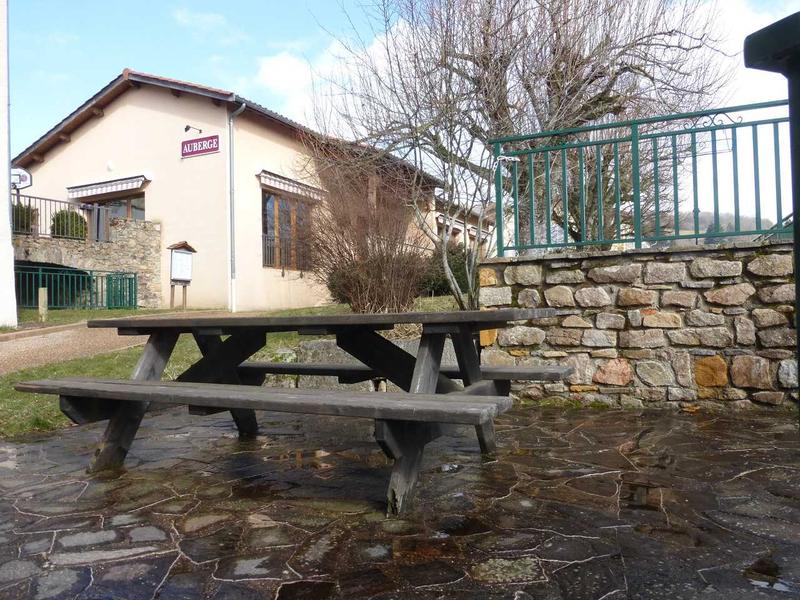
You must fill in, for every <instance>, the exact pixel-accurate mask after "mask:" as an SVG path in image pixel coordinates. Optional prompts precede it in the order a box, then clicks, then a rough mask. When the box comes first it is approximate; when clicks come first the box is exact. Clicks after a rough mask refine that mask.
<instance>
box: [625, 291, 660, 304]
mask: <svg viewBox="0 0 800 600" xmlns="http://www.w3.org/2000/svg"><path fill="white" fill-rule="evenodd" d="M656 296H657V293H656V292H655V291H654V290H643V289H641V288H621V289H620V290H619V292H618V293H617V305H618V306H654V305H655V303H656Z"/></svg>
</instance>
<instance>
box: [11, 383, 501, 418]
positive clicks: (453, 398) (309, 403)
mask: <svg viewBox="0 0 800 600" xmlns="http://www.w3.org/2000/svg"><path fill="white" fill-rule="evenodd" d="M15 388H16V389H17V390H19V391H25V392H36V393H49V394H58V395H60V396H79V397H83V398H103V399H107V400H122V401H132V402H136V401H139V402H147V401H156V402H162V403H166V404H185V405H195V406H208V407H225V408H228V409H230V408H243V409H253V410H268V411H274V412H290V413H302V414H318V415H331V416H343V417H363V418H370V419H385V420H402V421H421V422H435V423H455V424H464V425H475V424H478V423H483V422H485V421H487V420H490V419H492V418H493V417H495V416H496V415H497V414H498V413H500V412H504V411H505V410H508V409H509V408H510V407H511V404H512V400H511V399H510V398H507V397H502V396H494V397H492V396H483V397H480V398H479V397H475V396H464V397H461V398H459V397H458V395H457V394H449V395H446V396H444V395H438V394H415V395H414V396H413V397H410V396H409V394H406V393H390V392H387V393H380V394H378V393H374V392H361V393H355V392H350V391H347V392H332V391H328V390H326V391H324V392H321V391H320V390H305V389H296V388H289V389H287V388H262V387H252V386H242V385H227V384H214V383H203V384H197V383H190V382H175V381H162V382H157V381H148V382H141V381H130V380H124V379H121V380H113V379H99V380H87V379H78V378H65V379H52V380H43V381H29V382H25V383H19V384H17V385H16V386H15Z"/></svg>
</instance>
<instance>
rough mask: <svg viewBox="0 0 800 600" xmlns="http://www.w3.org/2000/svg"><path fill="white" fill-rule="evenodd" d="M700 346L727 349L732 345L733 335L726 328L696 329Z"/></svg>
mask: <svg viewBox="0 0 800 600" xmlns="http://www.w3.org/2000/svg"><path fill="white" fill-rule="evenodd" d="M695 331H696V332H697V335H698V336H699V338H700V345H701V346H708V347H711V348H727V347H728V346H732V345H733V335H732V334H731V332H730V331H729V330H728V329H727V328H726V327H705V328H701V329H696V330H695Z"/></svg>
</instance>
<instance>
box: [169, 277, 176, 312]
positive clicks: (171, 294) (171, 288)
mask: <svg viewBox="0 0 800 600" xmlns="http://www.w3.org/2000/svg"><path fill="white" fill-rule="evenodd" d="M169 307H170V308H175V284H174V283H170V284H169Z"/></svg>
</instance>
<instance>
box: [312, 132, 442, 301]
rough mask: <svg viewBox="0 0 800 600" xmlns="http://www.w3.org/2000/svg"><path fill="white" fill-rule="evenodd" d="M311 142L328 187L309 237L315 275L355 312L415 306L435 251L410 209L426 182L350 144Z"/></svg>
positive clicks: (317, 169) (323, 182)
mask: <svg viewBox="0 0 800 600" xmlns="http://www.w3.org/2000/svg"><path fill="white" fill-rule="evenodd" d="M306 148H307V149H308V154H309V155H310V156H311V157H312V158H311V165H310V166H313V169H314V172H315V174H316V177H317V178H318V179H319V181H320V184H321V185H322V187H323V188H324V189H325V190H326V196H325V200H324V201H323V202H322V203H321V204H320V205H319V206H318V207H317V208H316V209H315V211H314V226H313V228H312V233H311V236H310V240H309V245H310V250H311V252H310V269H311V271H312V273H314V274H315V275H316V276H317V278H318V279H320V280H321V281H322V282H324V283H325V285H326V286H327V287H328V290H329V291H330V292H331V295H332V296H333V297H334V299H335V300H337V301H339V302H345V303H347V304H349V305H350V306H351V308H352V309H353V311H355V312H362V313H366V312H369V313H375V312H402V311H406V310H409V309H411V308H412V306H413V303H414V300H415V298H416V297H417V295H418V294H419V292H420V288H421V285H422V279H423V277H424V275H425V271H426V267H427V263H428V261H427V258H426V257H427V255H428V254H430V251H429V245H428V246H427V247H426V244H425V240H424V237H423V235H422V234H421V232H420V231H419V228H418V227H415V226H414V224H413V220H414V213H413V211H412V210H411V209H410V208H409V205H410V203H413V202H415V201H419V200H420V199H421V196H422V194H423V191H424V189H426V185H425V182H424V180H423V179H422V178H421V177H420V174H419V173H418V172H417V171H416V170H415V169H413V168H410V167H409V166H408V165H404V164H403V163H400V162H399V161H397V160H396V159H394V158H391V157H388V156H385V155H383V154H381V153H376V152H373V151H367V150H365V149H363V148H360V147H358V146H355V145H352V144H349V143H345V142H338V141H332V140H322V141H321V140H319V139H317V138H311V137H310V136H309V138H308V139H307V140H306ZM427 187H428V189H429V187H430V186H427ZM429 193H430V192H429Z"/></svg>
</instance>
